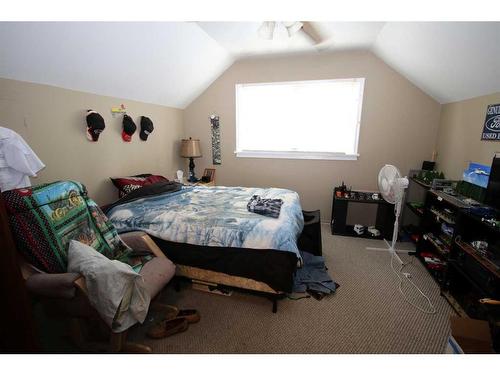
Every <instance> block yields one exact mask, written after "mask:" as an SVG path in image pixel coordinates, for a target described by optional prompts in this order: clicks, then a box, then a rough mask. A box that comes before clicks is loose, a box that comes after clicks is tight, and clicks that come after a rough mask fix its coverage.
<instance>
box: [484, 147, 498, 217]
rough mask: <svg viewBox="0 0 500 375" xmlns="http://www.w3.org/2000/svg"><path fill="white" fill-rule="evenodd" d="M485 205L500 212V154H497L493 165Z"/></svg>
mask: <svg viewBox="0 0 500 375" xmlns="http://www.w3.org/2000/svg"><path fill="white" fill-rule="evenodd" d="M484 203H486V204H487V205H488V206H491V207H493V208H496V209H497V210H500V154H495V156H494V157H493V162H492V163H491V171H490V178H489V181H488V187H487V189H486V197H485V201H484Z"/></svg>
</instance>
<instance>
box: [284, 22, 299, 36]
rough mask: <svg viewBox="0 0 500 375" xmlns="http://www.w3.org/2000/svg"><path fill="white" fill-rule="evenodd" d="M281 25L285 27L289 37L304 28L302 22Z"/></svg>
mask: <svg viewBox="0 0 500 375" xmlns="http://www.w3.org/2000/svg"><path fill="white" fill-rule="evenodd" d="M283 25H284V26H285V28H286V31H287V33H288V36H289V37H291V36H293V35H294V34H295V33H296V32H297V31H299V30H300V29H302V26H304V24H303V23H302V22H299V21H296V22H283Z"/></svg>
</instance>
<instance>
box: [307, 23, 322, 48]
mask: <svg viewBox="0 0 500 375" xmlns="http://www.w3.org/2000/svg"><path fill="white" fill-rule="evenodd" d="M302 30H303V31H304V32H305V33H306V34H307V35H308V36H309V38H311V39H312V40H313V41H314V43H315V44H320V43H322V42H324V41H325V40H326V39H325V38H324V37H323V35H322V34H321V32H320V31H319V30H318V28H317V27H316V26H315V25H314V22H307V21H302Z"/></svg>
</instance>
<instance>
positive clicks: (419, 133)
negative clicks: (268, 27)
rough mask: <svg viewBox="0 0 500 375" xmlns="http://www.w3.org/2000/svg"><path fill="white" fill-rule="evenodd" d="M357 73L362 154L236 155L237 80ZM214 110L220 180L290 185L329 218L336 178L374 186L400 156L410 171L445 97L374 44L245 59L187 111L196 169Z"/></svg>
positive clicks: (202, 164)
mask: <svg viewBox="0 0 500 375" xmlns="http://www.w3.org/2000/svg"><path fill="white" fill-rule="evenodd" d="M353 77H365V78H366V82H365V94H364V101H363V112H362V120H361V121H362V122H361V131H360V140H359V153H360V157H359V159H358V160H357V161H330V160H284V159H255V158H236V157H235V155H234V150H235V95H234V94H235V87H234V86H235V84H237V83H249V82H270V81H289V80H290V81H291V80H308V79H331V78H353ZM212 113H216V114H218V115H219V116H220V123H221V139H222V142H221V148H222V165H220V166H216V167H215V168H216V169H217V173H216V179H217V184H219V185H229V186H231V185H243V186H257V187H265V186H277V187H284V188H289V189H292V190H295V191H297V192H298V193H299V194H300V196H301V202H302V206H303V208H304V209H318V208H319V209H321V212H322V217H323V220H329V218H330V213H331V200H332V196H331V195H332V190H333V187H334V186H335V185H338V184H340V183H341V182H342V181H345V182H346V183H347V184H348V185H352V186H353V187H354V188H356V189H376V187H377V174H378V171H379V169H380V168H381V167H382V166H383V165H384V164H386V163H392V164H396V165H397V166H398V167H399V168H400V169H401V171H402V173H408V170H409V169H410V168H418V167H420V166H421V163H422V160H428V159H430V158H431V156H432V152H433V150H434V146H435V142H436V136H437V130H438V124H439V114H440V105H439V103H437V102H436V101H435V100H433V99H432V98H431V97H429V96H428V95H426V94H425V93H423V92H422V91H421V90H419V89H418V88H417V87H415V86H414V85H413V84H411V83H410V82H409V81H408V80H406V79H405V78H403V77H402V76H401V75H400V74H398V73H396V72H395V71H394V70H392V69H391V68H389V67H388V66H387V65H386V64H385V63H384V62H382V61H381V60H380V59H378V58H377V57H376V56H375V55H373V54H372V53H369V52H361V51H360V52H357V51H354V52H342V53H332V54H325V55H320V56H319V55H314V56H301V57H299V56H292V57H274V58H263V59H247V60H242V61H239V62H237V63H235V64H234V65H233V66H232V67H230V68H229V69H228V70H227V71H226V72H225V73H224V74H223V75H222V76H221V77H219V78H218V79H217V80H216V81H215V82H214V83H213V84H212V85H211V86H210V87H209V88H208V89H207V90H206V91H205V92H204V93H203V94H202V95H201V96H199V97H198V98H197V99H196V100H195V101H194V102H193V103H192V104H191V105H189V106H188V107H187V108H186V110H185V111H184V125H185V135H186V136H191V137H194V138H199V139H200V140H201V146H202V152H203V158H201V159H198V160H197V173H198V174H201V173H202V172H203V169H204V168H206V167H211V166H212V159H211V147H210V122H209V116H210V114H212ZM304 131H307V128H306V129H305V130H304ZM319 136H320V135H319Z"/></svg>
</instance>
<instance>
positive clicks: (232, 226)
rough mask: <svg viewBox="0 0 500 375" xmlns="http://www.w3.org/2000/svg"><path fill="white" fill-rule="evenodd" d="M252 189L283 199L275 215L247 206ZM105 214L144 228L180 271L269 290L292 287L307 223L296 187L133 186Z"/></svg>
mask: <svg viewBox="0 0 500 375" xmlns="http://www.w3.org/2000/svg"><path fill="white" fill-rule="evenodd" d="M253 195H259V196H261V197H262V198H280V199H282V200H283V205H282V207H281V212H280V216H279V217H278V218H276V219H275V218H270V217H266V216H262V215H258V214H255V213H252V212H248V210H247V207H246V206H247V203H248V201H249V199H250V198H251V197H252V196H253ZM106 213H107V216H108V218H109V219H110V220H111V222H112V223H113V225H114V226H115V228H116V229H117V231H118V232H119V233H125V232H130V231H137V230H140V231H144V232H146V233H148V234H149V235H150V236H151V237H152V238H153V240H154V241H155V242H156V244H157V245H158V246H159V247H160V248H161V249H162V251H163V252H164V253H165V254H166V255H167V256H168V257H169V259H171V260H172V261H173V262H174V263H176V264H177V266H178V267H177V273H178V275H179V276H184V277H188V278H191V279H194V280H199V281H203V282H206V283H208V284H210V283H212V284H214V285H225V286H230V287H237V288H241V289H245V290H252V291H256V292H262V293H268V294H272V295H280V294H282V293H284V292H291V290H292V286H293V275H294V273H295V270H296V267H297V266H298V265H300V263H301V256H300V252H299V250H298V247H297V239H298V238H299V236H300V234H301V232H302V229H303V227H304V217H303V215H302V209H301V206H300V200H299V196H298V194H297V193H296V192H294V191H291V190H287V189H278V188H267V189H264V188H246V187H223V186H217V187H205V186H189V187H188V186H176V185H175V184H173V183H165V182H163V183H157V184H153V185H150V186H145V187H142V188H139V189H137V190H134V192H133V193H131V194H128V195H127V196H126V197H124V198H122V199H120V200H118V201H117V202H116V203H115V204H113V205H112V206H110V207H108V208H107V209H106ZM275 301H276V300H274V302H275Z"/></svg>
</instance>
